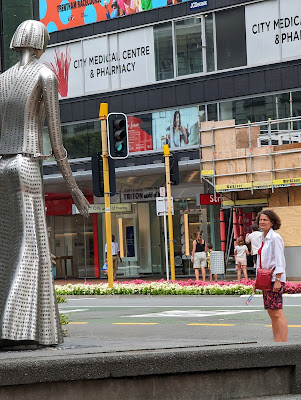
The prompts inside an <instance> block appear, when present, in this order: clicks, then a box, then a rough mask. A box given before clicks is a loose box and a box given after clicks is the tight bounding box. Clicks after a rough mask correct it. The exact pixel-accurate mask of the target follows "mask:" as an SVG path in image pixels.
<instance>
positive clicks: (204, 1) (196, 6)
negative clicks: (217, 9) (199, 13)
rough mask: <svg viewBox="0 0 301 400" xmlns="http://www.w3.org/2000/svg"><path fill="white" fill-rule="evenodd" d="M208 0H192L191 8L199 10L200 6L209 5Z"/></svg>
mask: <svg viewBox="0 0 301 400" xmlns="http://www.w3.org/2000/svg"><path fill="white" fill-rule="evenodd" d="M207 6H208V0H202V1H191V2H190V4H189V10H198V9H199V8H203V7H207Z"/></svg>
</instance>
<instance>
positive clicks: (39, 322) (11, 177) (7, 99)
mask: <svg viewBox="0 0 301 400" xmlns="http://www.w3.org/2000/svg"><path fill="white" fill-rule="evenodd" d="M41 67H42V66H41V64H39V63H38V61H37V60H36V59H35V58H34V59H32V60H31V61H30V62H29V63H28V64H27V65H26V66H25V67H23V68H19V65H18V64H17V65H15V66H14V67H12V68H10V69H9V70H8V71H6V72H5V73H4V74H2V75H1V76H0V117H1V122H2V124H1V139H0V154H1V155H2V157H1V159H0V339H7V340H12V341H34V342H37V343H39V344H41V345H52V344H59V343H61V342H62V341H63V337H62V331H61V325H60V318H59V313H58V307H57V302H56V296H55V292H54V282H53V275H52V265H51V260H50V250H49V243H48V236H47V229H46V221H45V206H44V200H43V190H42V177H41V170H40V160H39V158H41V152H42V144H41V143H42V142H41V140H42V139H41V138H42V133H41V132H42V126H43V122H44V118H45V112H44V103H43V100H42V96H41V93H42V92H41V88H40V84H39V70H40V68H41ZM17 343H22V342H17Z"/></svg>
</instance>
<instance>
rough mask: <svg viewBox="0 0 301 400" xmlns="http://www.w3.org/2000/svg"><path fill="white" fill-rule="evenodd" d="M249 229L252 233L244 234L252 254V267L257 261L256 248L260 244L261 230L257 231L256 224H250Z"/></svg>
mask: <svg viewBox="0 0 301 400" xmlns="http://www.w3.org/2000/svg"><path fill="white" fill-rule="evenodd" d="M251 231H252V233H247V234H246V243H251V250H252V251H251V254H252V256H253V264H254V268H256V262H257V253H258V249H259V247H260V246H261V242H262V239H261V236H262V234H261V232H260V231H259V227H258V225H251Z"/></svg>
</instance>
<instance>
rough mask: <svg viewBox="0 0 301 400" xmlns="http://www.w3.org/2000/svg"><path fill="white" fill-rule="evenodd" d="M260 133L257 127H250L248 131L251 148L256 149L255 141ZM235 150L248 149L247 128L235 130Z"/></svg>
mask: <svg viewBox="0 0 301 400" xmlns="http://www.w3.org/2000/svg"><path fill="white" fill-rule="evenodd" d="M259 133H260V127H259V126H252V127H251V129H250V136H251V148H254V147H257V139H258V136H259ZM236 148H237V149H248V148H249V128H248V127H243V128H237V129H236Z"/></svg>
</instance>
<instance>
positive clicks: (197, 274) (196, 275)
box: [194, 268, 200, 281]
mask: <svg viewBox="0 0 301 400" xmlns="http://www.w3.org/2000/svg"><path fill="white" fill-rule="evenodd" d="M194 273H195V280H196V281H199V280H200V270H199V269H198V268H195V269H194Z"/></svg>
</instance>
